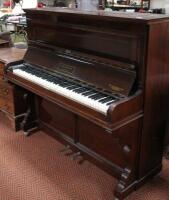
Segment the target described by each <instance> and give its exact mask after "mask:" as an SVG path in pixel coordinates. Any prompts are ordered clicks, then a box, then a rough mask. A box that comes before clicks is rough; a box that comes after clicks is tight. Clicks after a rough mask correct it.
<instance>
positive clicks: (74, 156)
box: [71, 151, 81, 160]
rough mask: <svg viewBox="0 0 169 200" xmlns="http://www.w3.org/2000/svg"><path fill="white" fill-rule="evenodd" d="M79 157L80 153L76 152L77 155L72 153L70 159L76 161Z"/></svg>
mask: <svg viewBox="0 0 169 200" xmlns="http://www.w3.org/2000/svg"><path fill="white" fill-rule="evenodd" d="M79 156H81V152H80V151H78V152H77V153H74V154H73V155H72V157H71V160H76V159H77V158H78V157H79Z"/></svg>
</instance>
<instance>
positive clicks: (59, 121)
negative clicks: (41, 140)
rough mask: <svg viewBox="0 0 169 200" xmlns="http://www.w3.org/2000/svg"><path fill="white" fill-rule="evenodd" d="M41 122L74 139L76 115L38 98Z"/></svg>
mask: <svg viewBox="0 0 169 200" xmlns="http://www.w3.org/2000/svg"><path fill="white" fill-rule="evenodd" d="M38 107H39V108H38V110H39V120H40V121H41V122H42V123H43V124H46V125H47V126H48V127H49V128H51V129H53V130H55V131H56V132H60V133H63V134H64V135H66V136H68V137H70V138H72V139H73V138H74V137H75V115H74V114H72V113H71V112H69V111H67V110H65V109H63V108H61V107H60V106H57V105H56V104H54V103H51V102H48V101H46V100H44V99H41V98H38Z"/></svg>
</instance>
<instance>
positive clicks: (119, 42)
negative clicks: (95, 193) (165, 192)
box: [2, 8, 169, 200]
mask: <svg viewBox="0 0 169 200" xmlns="http://www.w3.org/2000/svg"><path fill="white" fill-rule="evenodd" d="M25 11H26V15H27V20H28V29H27V31H28V44H29V48H28V51H27V53H26V54H25V57H24V62H26V63H29V64H32V65H34V66H35V67H37V66H38V67H39V68H42V69H43V70H44V69H45V70H47V71H48V73H52V74H58V73H59V74H61V75H63V76H65V77H69V78H70V77H71V78H75V79H76V80H78V81H81V82H83V83H86V84H92V85H94V86H95V87H97V88H100V89H101V90H103V89H106V90H108V91H109V92H112V93H115V94H116V95H119V99H118V101H116V102H114V103H112V104H111V105H110V107H109V109H108V112H107V114H106V115H104V114H101V113H99V112H97V111H95V110H93V109H90V108H87V107H86V106H83V105H81V104H79V103H77V102H75V101H72V100H70V99H67V98H65V97H63V96H61V95H58V94H56V93H53V92H51V91H49V90H47V89H45V88H42V87H41V86H38V85H36V84H34V83H31V82H30V81H27V80H25V79H23V78H21V77H18V76H17V75H14V74H13V73H12V71H11V69H10V65H7V67H6V69H5V78H6V79H7V80H8V81H9V82H11V83H13V84H14V85H15V87H16V88H18V89H19V88H20V87H21V88H23V89H22V90H23V91H24V92H23V93H22V92H21V93H20V94H18V96H20V97H22V94H26V96H25V97H26V98H25V99H24V101H23V102H24V103H25V107H26V108H25V113H26V114H25V117H24V120H23V122H24V123H23V124H24V126H23V130H24V131H29V129H32V128H33V126H37V125H38V127H39V128H41V129H42V130H44V131H45V132H46V133H47V134H49V135H51V136H52V137H54V138H56V139H57V140H59V141H61V142H63V143H64V144H65V145H69V146H70V148H71V149H72V151H74V152H75V153H77V152H78V154H79V153H80V155H81V156H83V157H84V158H86V159H89V160H90V161H92V162H93V163H95V164H96V165H98V166H99V167H101V168H102V169H104V170H106V171H107V172H108V173H110V174H112V175H113V176H115V177H116V178H117V179H118V183H117V187H116V188H115V191H114V195H115V197H116V199H120V200H122V199H124V198H125V197H126V196H127V195H129V194H130V193H131V192H132V191H133V190H135V189H137V188H138V187H139V186H141V185H142V184H143V183H145V182H146V181H147V180H149V179H150V178H151V177H153V176H154V175H156V174H157V173H159V172H160V170H161V168H162V150H163V138H164V134H165V125H166V121H167V115H168V104H167V102H168V101H169V96H168V91H169V69H168V65H169V57H168V51H169V40H168V34H169V33H168V30H169V16H167V15H151V14H138V13H133V14H131V13H130V14H128V13H120V12H119V13H114V12H105V11H93V12H89V11H80V10H76V9H73V10H71V9H60V8H59V9H57V8H56V9H55V8H47V9H28V10H25ZM42 19H43V20H42ZM84 63H87V64H84ZM15 64H16V63H15ZM18 86H19V87H18ZM110 86H111V87H110ZM21 88H20V89H21ZM2 104H3V102H2ZM23 107H24V106H23ZM30 113H31V115H30Z"/></svg>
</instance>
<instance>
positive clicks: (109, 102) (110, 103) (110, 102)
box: [106, 101, 114, 106]
mask: <svg viewBox="0 0 169 200" xmlns="http://www.w3.org/2000/svg"><path fill="white" fill-rule="evenodd" d="M113 102H114V101H110V102H109V103H107V104H106V105H107V106H109V105H110V104H112V103H113Z"/></svg>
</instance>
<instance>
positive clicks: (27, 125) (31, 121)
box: [21, 93, 37, 136]
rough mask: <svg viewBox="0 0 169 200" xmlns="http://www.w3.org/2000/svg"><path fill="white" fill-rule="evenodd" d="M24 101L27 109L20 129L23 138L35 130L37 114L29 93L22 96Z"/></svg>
mask: <svg viewBox="0 0 169 200" xmlns="http://www.w3.org/2000/svg"><path fill="white" fill-rule="evenodd" d="M24 101H25V104H26V107H27V110H26V112H25V116H24V119H23V121H22V122H21V129H22V130H23V132H24V135H25V136H29V135H30V133H31V132H33V131H36V130H37V114H36V107H35V96H34V95H33V94H31V93H25V94H24Z"/></svg>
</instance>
